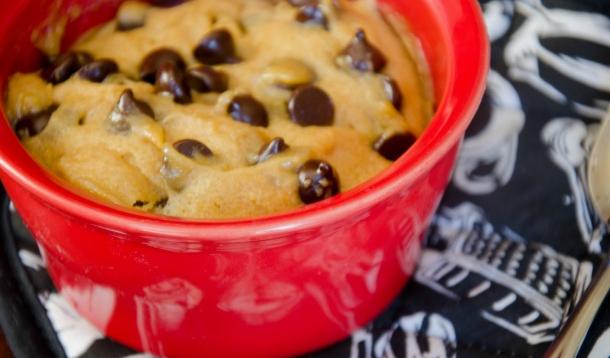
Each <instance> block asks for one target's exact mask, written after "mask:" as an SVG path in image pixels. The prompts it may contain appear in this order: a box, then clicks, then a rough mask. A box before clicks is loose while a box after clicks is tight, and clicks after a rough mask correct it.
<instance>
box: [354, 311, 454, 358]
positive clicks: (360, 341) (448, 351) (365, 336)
mask: <svg viewBox="0 0 610 358" xmlns="http://www.w3.org/2000/svg"><path fill="white" fill-rule="evenodd" d="M397 335H402V336H400V337H399V338H402V339H401V340H400V342H401V343H400V347H396V346H395V345H393V343H392V342H393V341H394V338H395V337H396V336H397ZM418 337H419V338H420V339H422V338H423V339H424V340H425V344H424V345H422V344H421V343H420V342H421V341H420V340H418ZM456 346H457V337H456V333H455V328H454V327H453V324H452V323H451V322H450V321H449V320H448V319H447V318H445V317H443V316H441V315H439V314H437V313H427V312H416V313H414V314H411V315H406V316H402V317H400V318H399V319H398V320H396V322H395V323H394V324H393V325H392V326H391V327H390V328H389V329H388V330H387V331H385V332H383V333H382V334H381V335H380V336H379V337H378V338H377V339H376V340H375V338H374V337H373V333H372V330H371V329H370V327H369V328H364V329H361V330H359V331H356V332H355V333H354V334H353V335H352V340H351V349H350V357H351V358H358V357H364V358H373V357H374V358H398V357H399V356H398V355H397V354H396V351H397V350H398V349H400V350H401V351H404V356H405V357H413V358H453V357H455V356H456V353H455V352H456Z"/></svg>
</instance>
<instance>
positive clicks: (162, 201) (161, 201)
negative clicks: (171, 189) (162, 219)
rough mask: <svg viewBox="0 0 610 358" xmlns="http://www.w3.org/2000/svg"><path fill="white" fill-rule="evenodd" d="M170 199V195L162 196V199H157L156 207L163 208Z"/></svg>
mask: <svg viewBox="0 0 610 358" xmlns="http://www.w3.org/2000/svg"><path fill="white" fill-rule="evenodd" d="M168 201H169V198H168V197H165V198H161V199H159V200H157V202H156V203H155V205H154V206H155V208H160V209H163V208H164V207H165V206H166V205H167V202H168Z"/></svg>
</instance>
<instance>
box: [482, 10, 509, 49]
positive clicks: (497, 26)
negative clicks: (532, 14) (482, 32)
mask: <svg viewBox="0 0 610 358" xmlns="http://www.w3.org/2000/svg"><path fill="white" fill-rule="evenodd" d="M514 11H515V2H514V0H494V1H490V2H488V3H485V4H484V5H483V13H484V15H485V25H486V26H487V34H488V35H489V40H490V41H491V42H494V41H496V40H498V39H499V38H501V37H502V36H504V35H505V34H506V33H507V32H508V30H510V25H511V21H512V15H513V13H514Z"/></svg>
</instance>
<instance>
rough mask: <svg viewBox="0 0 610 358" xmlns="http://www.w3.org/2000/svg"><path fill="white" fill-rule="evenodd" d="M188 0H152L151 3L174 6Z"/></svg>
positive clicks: (160, 5)
mask: <svg viewBox="0 0 610 358" xmlns="http://www.w3.org/2000/svg"><path fill="white" fill-rule="evenodd" d="M186 1H187V0H150V3H151V4H152V5H154V6H158V7H172V6H178V5H180V4H183V3H185V2H186Z"/></svg>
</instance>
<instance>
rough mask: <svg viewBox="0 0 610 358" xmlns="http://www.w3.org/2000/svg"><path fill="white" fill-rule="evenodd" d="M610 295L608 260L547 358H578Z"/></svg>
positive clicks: (609, 266)
mask: <svg viewBox="0 0 610 358" xmlns="http://www.w3.org/2000/svg"><path fill="white" fill-rule="evenodd" d="M608 293H610V259H609V258H607V259H606V262H605V263H604V265H603V266H602V267H601V268H600V272H599V273H598V274H597V275H596V276H595V279H594V280H593V282H591V285H590V286H589V290H588V291H587V293H586V294H585V297H583V298H582V299H581V300H580V302H579V303H578V305H577V306H576V309H575V310H574V312H573V313H572V316H571V317H570V318H569V319H568V321H567V322H566V324H565V326H564V327H563V329H562V330H561V333H560V334H559V336H558V337H557V338H556V339H555V342H554V343H553V344H552V345H551V347H550V348H549V350H548V351H547V353H546V355H545V357H547V358H572V357H576V355H577V354H578V351H579V350H580V347H581V345H582V343H583V341H584V339H585V337H586V335H587V332H588V331H589V328H590V327H591V324H592V323H593V320H594V319H595V316H596V314H597V312H598V311H599V308H600V307H601V305H602V303H603V302H604V299H605V298H606V296H607V295H608Z"/></svg>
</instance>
